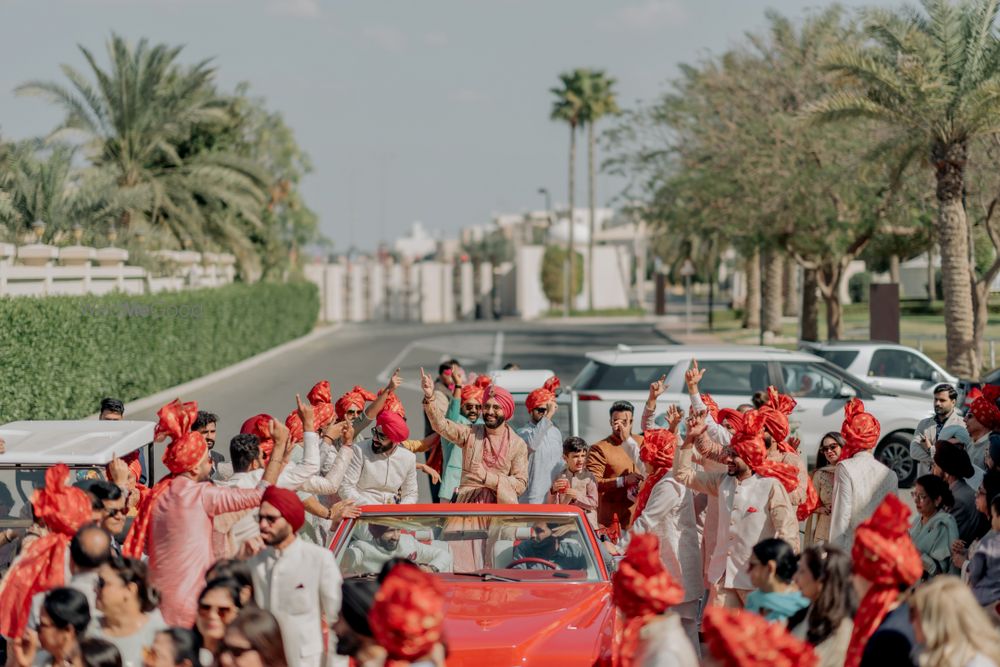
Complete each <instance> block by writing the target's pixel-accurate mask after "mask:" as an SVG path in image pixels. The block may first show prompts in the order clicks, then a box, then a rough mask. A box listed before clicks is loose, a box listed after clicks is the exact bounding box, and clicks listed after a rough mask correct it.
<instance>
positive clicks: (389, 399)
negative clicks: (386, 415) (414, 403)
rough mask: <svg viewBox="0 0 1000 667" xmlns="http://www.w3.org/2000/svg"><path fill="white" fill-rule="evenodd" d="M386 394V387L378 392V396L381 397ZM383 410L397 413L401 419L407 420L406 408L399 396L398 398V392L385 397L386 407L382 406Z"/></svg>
mask: <svg viewBox="0 0 1000 667" xmlns="http://www.w3.org/2000/svg"><path fill="white" fill-rule="evenodd" d="M384 393H385V387H382V388H381V389H379V390H378V395H379V396H381V395H382V394H384ZM382 409H383V410H388V411H389V412H395V413H396V414H397V415H399V416H400V417H403V418H404V419H405V418H406V408H404V407H403V402H402V401H400V400H399V396H396V392H391V393H390V394H389V395H388V396H386V397H385V405H384V406H382Z"/></svg>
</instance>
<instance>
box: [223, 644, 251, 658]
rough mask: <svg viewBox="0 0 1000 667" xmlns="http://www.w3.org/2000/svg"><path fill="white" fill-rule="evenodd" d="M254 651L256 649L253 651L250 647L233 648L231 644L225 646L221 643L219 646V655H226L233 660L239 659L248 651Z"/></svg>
mask: <svg viewBox="0 0 1000 667" xmlns="http://www.w3.org/2000/svg"><path fill="white" fill-rule="evenodd" d="M256 650H257V649H255V648H254V647H252V646H233V645H232V644H227V643H226V642H222V643H221V644H220V645H219V653H220V654H221V653H228V654H229V655H231V656H233V657H234V658H240V657H242V655H243V654H244V653H249V652H250V651H256Z"/></svg>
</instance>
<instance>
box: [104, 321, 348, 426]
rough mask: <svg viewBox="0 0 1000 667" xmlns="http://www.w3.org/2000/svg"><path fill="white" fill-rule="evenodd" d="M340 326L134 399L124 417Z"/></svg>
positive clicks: (167, 400)
mask: <svg viewBox="0 0 1000 667" xmlns="http://www.w3.org/2000/svg"><path fill="white" fill-rule="evenodd" d="M342 327H343V325H342V324H334V325H332V326H322V327H318V328H316V329H313V330H312V331H310V332H309V333H307V334H306V335H305V336H301V337H299V338H296V339H294V340H290V341H288V342H287V343H282V344H281V345H279V346H277V347H272V348H271V349H270V350H265V351H264V352H261V353H260V354H257V355H255V356H252V357H249V358H247V359H244V360H243V361H238V362H236V363H235V364H233V365H232V366H226V367H225V368H220V369H219V370H217V371H215V372H213V373H209V374H208V375H203V376H202V377H200V378H195V379H194V380H189V381H188V382H185V383H183V384H179V385H177V386H175V387H170V388H169V389H164V390H163V391H159V392H157V393H155V394H152V395H150V396H145V397H143V398H137V399H135V400H134V401H129V402H128V403H126V404H125V414H126V415H128V414H129V413H132V412H139V411H142V410H148V409H150V408H154V407H159V406H161V405H164V404H166V403H169V402H170V401H172V400H173V399H175V398H183V397H184V394H189V393H191V392H193V391H198V390H199V389H201V388H202V387H205V386H207V385H210V384H213V383H215V382H219V381H220V380H225V379H226V378H230V377H232V376H233V375H236V374H237V373H241V372H243V371H245V370H249V369H251V368H253V367H254V366H257V365H259V364H261V363H263V362H265V361H267V360H269V359H273V358H274V357H277V356H278V355H281V354H284V353H285V352H290V351H292V350H295V349H297V348H299V347H302V346H303V345H307V344H308V343H311V342H313V341H315V340H319V339H320V338H324V337H326V336H328V335H330V334H332V333H334V332H336V331H339V330H340V329H341V328H342ZM99 416H100V414H99V413H98V414H94V415H91V416H90V417H89V419H97V418H98V417H99Z"/></svg>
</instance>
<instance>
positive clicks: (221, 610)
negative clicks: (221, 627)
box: [198, 602, 236, 621]
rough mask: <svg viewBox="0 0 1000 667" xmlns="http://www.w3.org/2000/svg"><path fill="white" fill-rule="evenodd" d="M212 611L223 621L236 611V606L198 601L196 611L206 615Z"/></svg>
mask: <svg viewBox="0 0 1000 667" xmlns="http://www.w3.org/2000/svg"><path fill="white" fill-rule="evenodd" d="M213 612H214V613H216V614H217V615H218V616H219V618H221V619H222V620H223V621H224V620H226V619H227V618H232V616H233V615H234V614H235V613H236V607H216V606H215V605H211V604H205V603H203V602H199V603H198V613H199V614H201V615H202V616H208V615H209V614H211V613H213Z"/></svg>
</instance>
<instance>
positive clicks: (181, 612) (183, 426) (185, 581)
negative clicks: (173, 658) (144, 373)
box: [123, 400, 285, 627]
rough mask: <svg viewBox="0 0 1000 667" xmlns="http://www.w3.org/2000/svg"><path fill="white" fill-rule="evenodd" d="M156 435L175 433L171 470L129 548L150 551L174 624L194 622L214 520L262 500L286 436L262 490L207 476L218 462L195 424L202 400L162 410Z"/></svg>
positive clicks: (155, 580)
mask: <svg viewBox="0 0 1000 667" xmlns="http://www.w3.org/2000/svg"><path fill="white" fill-rule="evenodd" d="M157 415H158V416H159V418H160V421H159V423H158V424H157V426H156V430H155V432H154V440H155V441H156V442H162V441H163V440H165V439H167V438H169V439H170V442H169V444H168V445H167V448H166V451H165V452H164V454H163V463H164V464H165V465H166V466H167V469H168V470H169V471H170V474H169V475H168V476H167V477H165V478H163V479H162V480H160V481H159V482H157V484H156V485H155V486H154V487H153V488H152V490H151V491H150V492H149V493H148V494H147V495H146V497H145V498H143V500H142V503H141V504H140V505H139V512H138V515H137V516H136V518H135V521H134V522H133V523H132V527H131V529H130V530H129V533H128V536H127V537H126V539H125V544H124V547H123V552H124V553H125V555H127V556H129V557H131V558H141V557H142V555H143V553H146V554H148V556H149V581H150V583H151V584H152V585H154V586H155V587H156V588H157V589H159V591H160V594H161V598H160V611H161V612H162V614H163V618H164V620H165V621H166V622H167V624H169V625H177V626H181V627H191V626H192V625H193V624H194V621H195V616H196V612H197V599H198V593H199V591H200V590H201V587H202V582H203V581H204V578H205V572H206V571H208V568H209V567H210V566H211V565H212V562H213V561H214V555H213V552H212V530H213V529H212V520H213V519H214V518H215V517H216V516H218V515H221V514H225V513H227V512H238V511H241V510H245V509H250V508H252V507H255V506H257V505H259V504H260V498H261V494H262V493H263V489H264V487H266V486H267V485H270V484H273V483H274V482H275V481H277V479H278V473H279V472H280V470H281V461H282V460H283V459H284V454H285V451H284V450H285V442H278V443H276V444H275V449H274V451H275V453H276V455H275V456H272V460H271V462H270V463H269V464H268V466H267V470H265V472H264V476H263V480H262V482H261V486H260V488H257V489H233V488H223V487H218V486H215V485H213V484H211V483H210V482H209V476H210V474H211V471H212V463H211V460H210V459H209V456H208V445H207V444H206V443H205V439H204V438H203V437H202V435H201V434H200V433H198V432H197V431H192V430H191V425H192V424H193V423H194V420H195V418H196V417H197V415H198V405H197V404H196V403H193V402H192V403H181V402H180V401H179V400H175V401H173V402H172V403H168V404H167V405H165V406H163V407H162V408H160V411H159V412H158V413H157Z"/></svg>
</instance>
